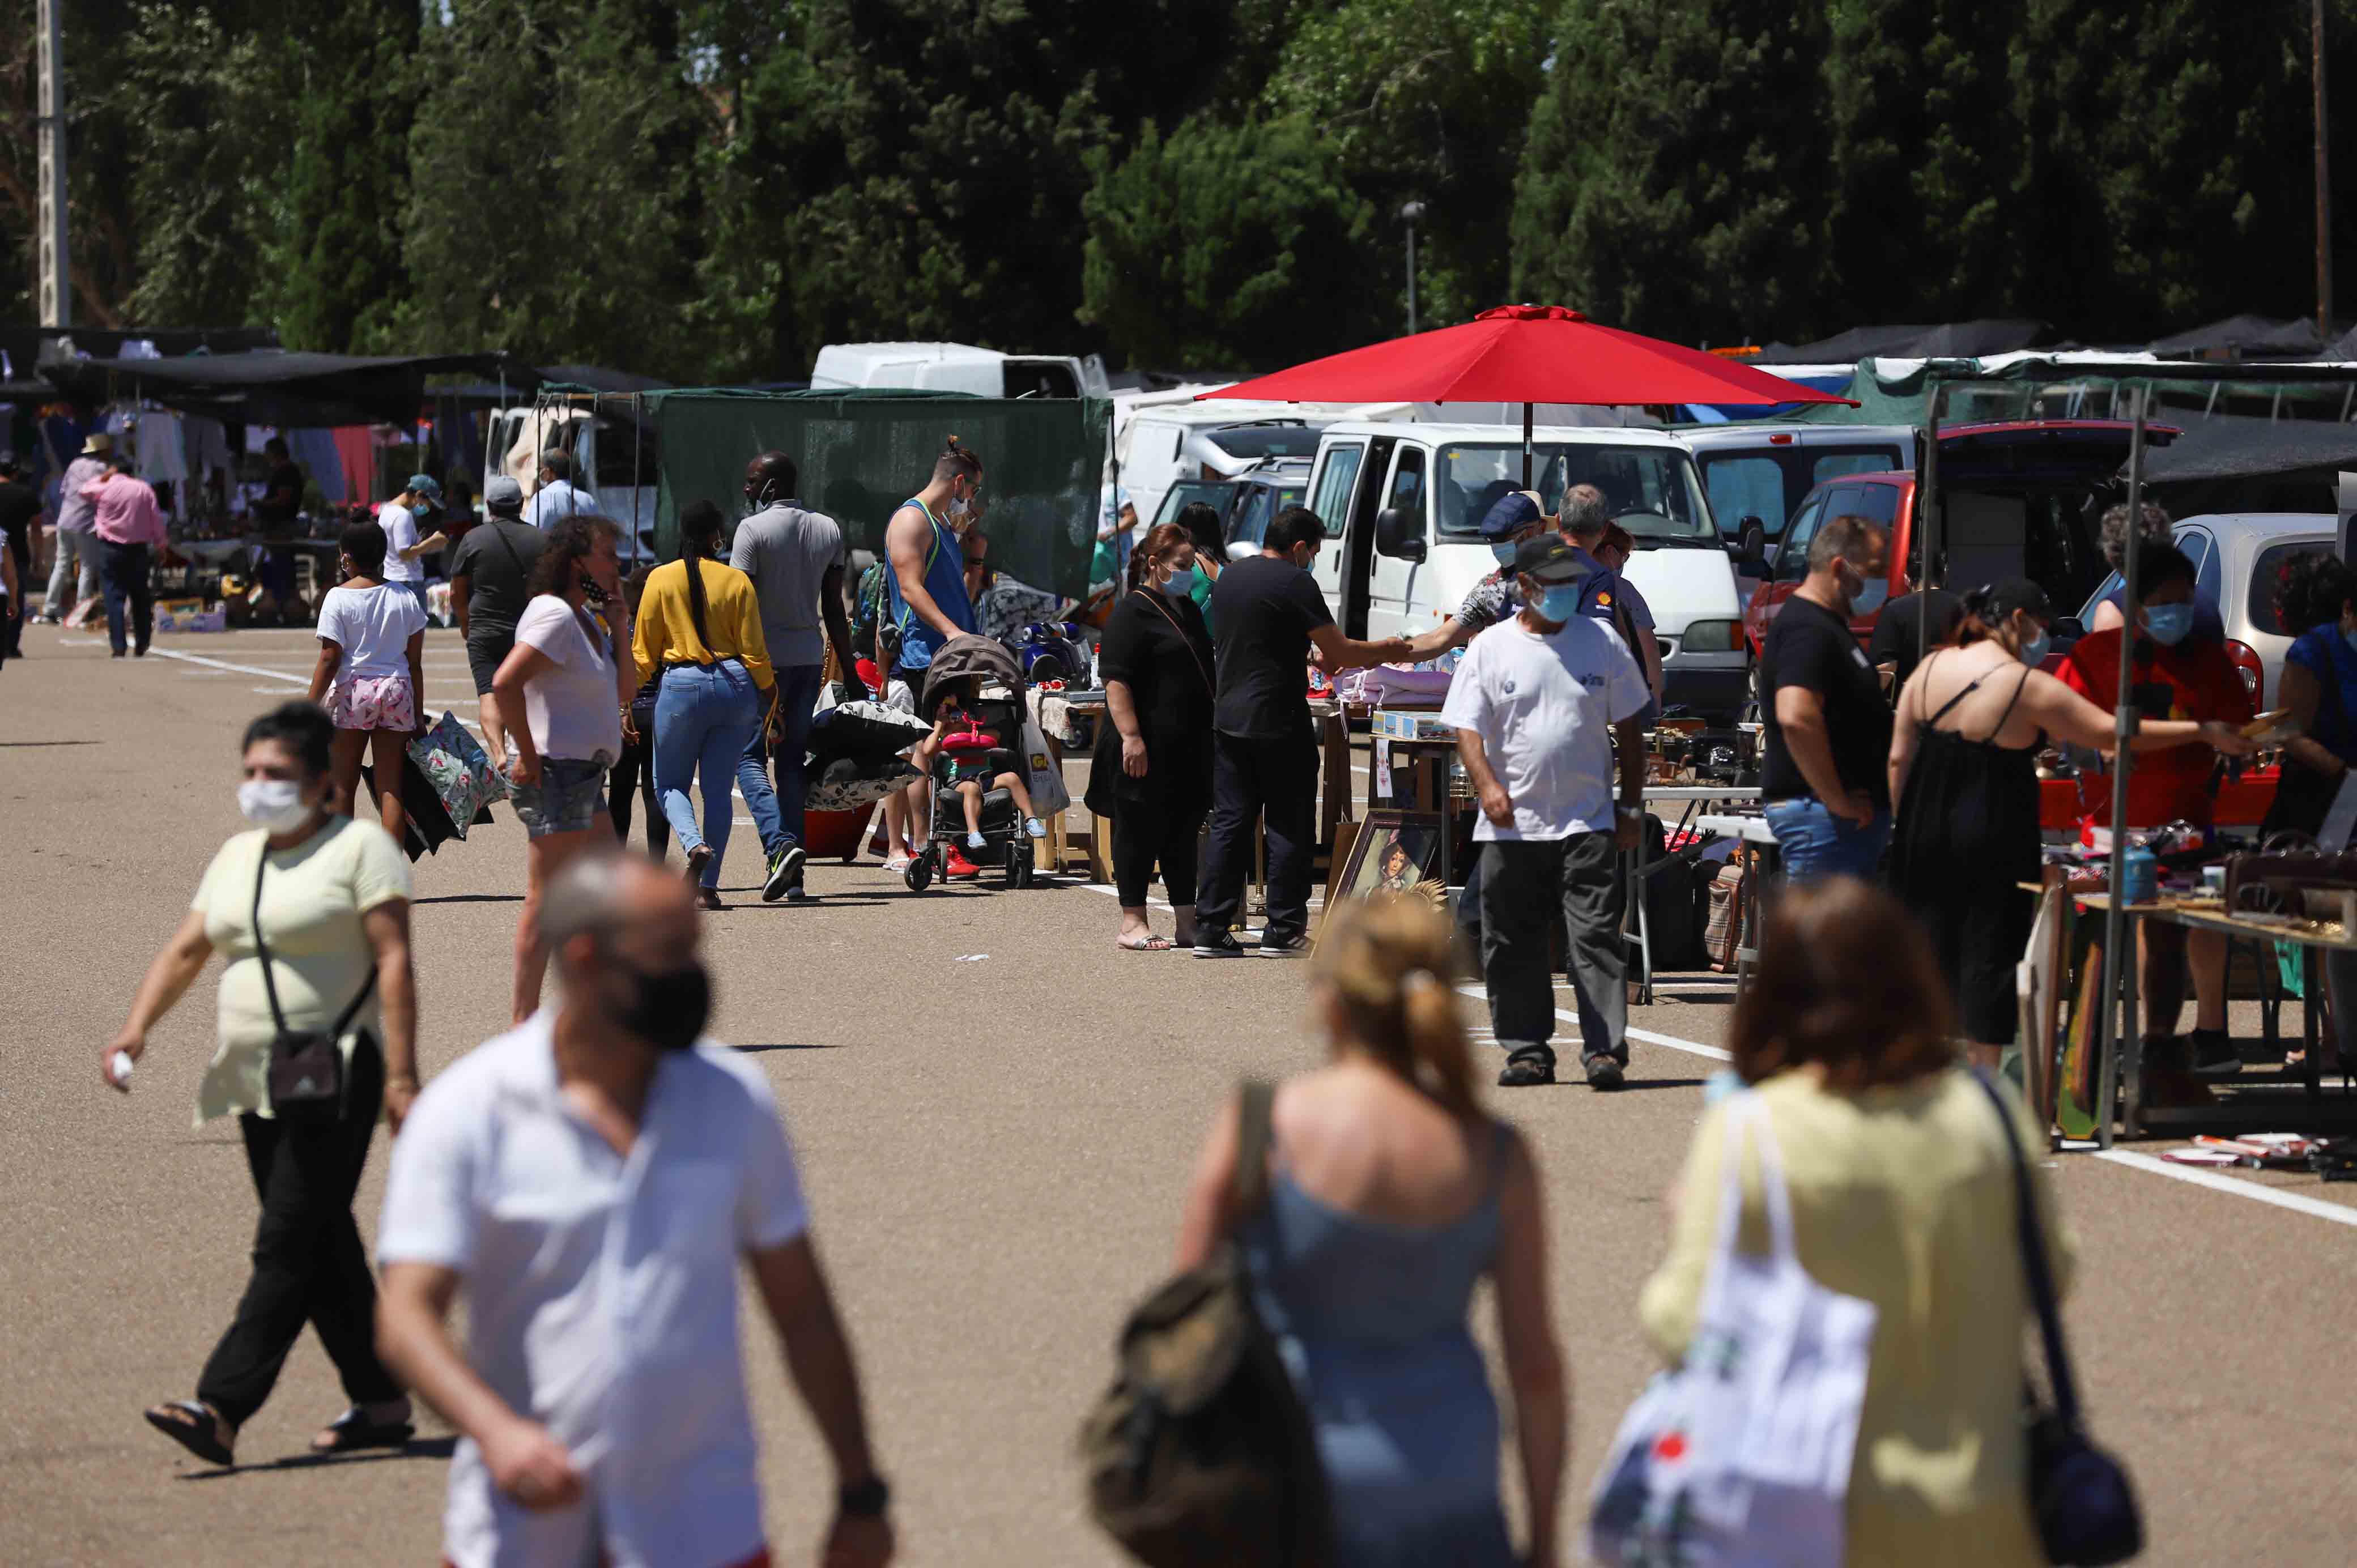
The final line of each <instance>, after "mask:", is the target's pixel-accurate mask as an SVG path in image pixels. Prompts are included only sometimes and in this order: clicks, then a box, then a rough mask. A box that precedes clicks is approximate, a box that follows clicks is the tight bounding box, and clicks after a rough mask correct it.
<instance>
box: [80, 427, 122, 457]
mask: <svg viewBox="0 0 2357 1568" xmlns="http://www.w3.org/2000/svg"><path fill="white" fill-rule="evenodd" d="M113 450H114V437H113V436H112V435H108V434H107V433H106V432H105V431H103V430H93V431H91V433H90V435H88V436H86V437H84V438H83V440H82V444H81V455H82V456H85V457H103V456H106V455H107V454H108V453H109V452H112V451H113Z"/></svg>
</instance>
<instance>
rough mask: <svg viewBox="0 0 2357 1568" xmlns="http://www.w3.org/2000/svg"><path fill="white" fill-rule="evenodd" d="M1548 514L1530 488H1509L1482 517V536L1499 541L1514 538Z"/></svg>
mask: <svg viewBox="0 0 2357 1568" xmlns="http://www.w3.org/2000/svg"><path fill="white" fill-rule="evenodd" d="M1545 516H1546V508H1544V507H1543V506H1541V505H1540V504H1539V498H1538V497H1537V496H1536V495H1535V494H1534V493H1533V492H1532V491H1529V490H1509V491H1507V492H1506V493H1505V494H1504V495H1502V496H1500V497H1499V498H1498V500H1497V504H1496V505H1494V506H1492V507H1491V509H1490V510H1489V511H1488V512H1486V513H1484V514H1483V516H1482V518H1481V537H1482V538H1484V539H1487V540H1489V541H1491V542H1493V543H1494V542H1501V541H1504V540H1508V539H1512V537H1513V536H1514V535H1516V534H1517V533H1520V532H1522V531H1523V530H1524V529H1526V528H1528V527H1530V526H1531V524H1533V523H1534V522H1537V521H1541V520H1543V519H1544V517H1545Z"/></svg>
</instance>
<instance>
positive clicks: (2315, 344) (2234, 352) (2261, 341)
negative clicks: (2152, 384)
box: [2145, 316, 2324, 358]
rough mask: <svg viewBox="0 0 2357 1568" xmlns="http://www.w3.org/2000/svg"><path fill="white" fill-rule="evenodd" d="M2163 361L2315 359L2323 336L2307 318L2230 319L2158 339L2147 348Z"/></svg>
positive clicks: (2245, 317) (2237, 317)
mask: <svg viewBox="0 0 2357 1568" xmlns="http://www.w3.org/2000/svg"><path fill="white" fill-rule="evenodd" d="M2145 347H2146V348H2147V349H2149V350H2150V351H2151V352H2153V353H2155V354H2158V355H2160V356H2162V357H2163V358H2183V357H2185V356H2188V355H2191V356H2194V357H2197V358H2198V357H2203V356H2210V355H2218V356H2225V357H2247V356H2249V355H2253V354H2289V355H2298V356H2302V357H2307V358H2313V357H2315V356H2316V355H2317V354H2319V353H2320V352H2321V351H2322V350H2323V349H2324V334H2323V333H2321V332H2319V331H2318V330H2317V328H2316V323H2315V322H2313V321H2311V320H2309V319H2308V318H2307V317H2293V318H2292V319H2290V320H2288V321H2286V320H2282V319H2279V318H2278V317H2273V316H2229V317H2226V319H2225V320H2223V321H2212V322H2211V323H2210V324H2209V325H2208V326H2206V327H2196V328H2191V329H2190V330H2189V331H2184V332H2178V333H2173V334H2171V335H2170V336H2169V337H2167V338H2154V339H2153V340H2152V341H2151V342H2149V343H2147V344H2146V345H2145Z"/></svg>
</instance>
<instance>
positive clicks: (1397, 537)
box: [1375, 506, 1424, 561]
mask: <svg viewBox="0 0 2357 1568" xmlns="http://www.w3.org/2000/svg"><path fill="white" fill-rule="evenodd" d="M1423 525H1424V518H1423V515H1422V513H1421V512H1420V511H1414V510H1409V509H1408V508H1406V507H1397V506H1387V507H1385V508H1383V510H1381V511H1379V512H1377V513H1375V548H1376V549H1377V550H1379V551H1381V552H1382V553H1383V554H1385V555H1388V556H1390V557H1392V558H1393V559H1394V560H1395V561H1421V560H1423V559H1424V526H1423Z"/></svg>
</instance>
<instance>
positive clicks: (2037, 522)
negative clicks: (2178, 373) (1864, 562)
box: [1743, 419, 2178, 668]
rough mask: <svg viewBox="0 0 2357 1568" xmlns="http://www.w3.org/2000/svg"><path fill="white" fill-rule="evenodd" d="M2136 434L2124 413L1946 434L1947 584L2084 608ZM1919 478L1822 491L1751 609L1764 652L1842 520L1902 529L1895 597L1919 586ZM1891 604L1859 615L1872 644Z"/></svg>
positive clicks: (1750, 621)
mask: <svg viewBox="0 0 2357 1568" xmlns="http://www.w3.org/2000/svg"><path fill="white" fill-rule="evenodd" d="M2132 429H2133V427H2132V426H2131V425H2129V424H2127V423H2126V421H2124V420H2095V419H2070V420H2061V419H2055V420H2036V421H2021V422H2018V423H2013V424H1963V425H1958V426H1956V427H1954V428H1953V429H1950V430H1943V431H1942V432H1941V433H1940V470H1939V483H1940V489H1941V492H1942V494H1943V496H1944V497H1945V498H1946V501H1947V523H1946V527H1945V528H1944V529H1943V530H1942V535H1943V537H1942V539H1941V541H1940V555H1941V562H1940V564H1941V567H1942V570H1940V571H1939V572H1938V573H1937V574H1936V580H1937V581H1939V582H1940V583H1941V584H1943V585H1945V586H1947V587H1949V588H1951V589H1953V590H1954V591H1956V592H1958V593H1962V592H1964V591H1965V590H1967V589H1970V588H1974V587H1977V586H1979V585H1981V584H1983V583H1986V582H1993V581H1995V580H1996V579H1997V578H2000V577H2029V578H2031V579H2033V580H2035V581H2037V582H2038V583H2040V584H2042V585H2044V586H2045V588H2046V591H2047V593H2048V594H2049V595H2050V596H2052V598H2053V601H2054V603H2055V604H2056V605H2058V606H2070V605H2077V604H2079V603H2081V602H2082V601H2083V600H2084V599H2085V598H2086V596H2088V594H2090V593H2091V592H2093V589H2094V587H2095V585H2097V584H2098V583H2100V582H2102V581H2103V580H2104V574H2105V573H2106V572H2107V571H2108V570H2109V568H2108V566H2107V565H2106V564H2105V563H2104V558H2103V554H2102V552H2101V551H2100V550H2099V549H2098V548H2097V546H2096V537H2095V533H2096V524H2097V522H2098V521H2100V519H2101V518H2102V516H2103V511H2104V508H2105V507H2107V506H2109V505H2110V504H2111V503H2112V502H2113V500H2115V499H2117V496H2116V494H2115V489H2114V488H2113V487H2112V485H2111V483H2110V481H2112V480H2113V479H2114V478H2116V477H2117V475H2118V474H2119V472H2120V470H2121V469H2122V468H2123V467H2126V463H2127V459H2128V444H2129V441H2130V438H2131V437H2130V432H2131V430H2132ZM2177 435H2178V432H2177V431H2176V430H2175V429H2174V428H2173V427H2171V426H2169V425H2159V424H2153V425H2147V426H2146V427H2145V439H2146V441H2147V443H2148V444H2150V445H2151V446H2167V445H2169V443H2170V442H2171V441H2174V440H2175V439H2176V438H2177ZM1915 481H1916V476H1915V475H1914V474H1912V473H1907V472H1898V473H1889V474H1846V475H1844V476H1842V477H1841V478H1834V479H1827V480H1826V481H1825V482H1824V483H1823V484H1821V485H1819V486H1817V488H1816V489H1813V490H1811V491H1810V492H1809V493H1808V495H1807V496H1806V497H1805V498H1804V499H1803V500H1802V502H1801V505H1800V507H1799V508H1798V510H1795V511H1794V512H1793V513H1792V521H1791V522H1789V523H1787V524H1786V525H1785V528H1784V537H1783V538H1782V539H1781V540H1780V541H1778V543H1777V550H1776V555H1775V559H1774V560H1773V561H1772V562H1770V563H1769V564H1767V567H1766V575H1767V581H1765V582H1763V583H1761V584H1760V586H1759V588H1758V590H1757V591H1756V592H1754V593H1753V594H1752V596H1751V602H1750V603H1749V605H1748V606H1746V607H1745V608H1744V612H1743V634H1744V639H1745V641H1746V643H1747V644H1749V648H1750V650H1751V656H1752V659H1753V660H1755V668H1756V667H1757V666H1756V661H1757V660H1758V659H1759V657H1760V647H1761V645H1762V644H1763V643H1764V642H1765V641H1766V640H1767V637H1768V623H1769V622H1770V620H1772V619H1774V618H1775V615H1776V612H1777V611H1778V610H1779V609H1781V607H1783V603H1784V601H1785V600H1786V599H1788V598H1790V597H1791V596H1792V591H1793V590H1794V589H1795V588H1798V587H1799V586H1800V585H1801V580H1802V579H1803V577H1805V576H1807V575H1808V572H1809V568H1808V557H1809V541H1810V540H1811V539H1812V538H1813V537H1815V535H1816V532H1817V529H1818V528H1819V526H1820V525H1822V524H1823V523H1824V521H1827V520H1828V519H1831V518H1836V517H1844V516H1848V515H1851V514H1856V515H1857V516H1861V517H1869V518H1872V519H1873V520H1874V521H1877V522H1878V523H1880V524H1882V525H1883V526H1884V527H1885V528H1887V529H1889V531H1890V573H1889V590H1890V591H1889V597H1890V598H1894V599H1895V598H1897V597H1899V596H1900V595H1901V594H1906V593H1910V592H1912V591H1913V589H1914V585H1915V583H1916V581H1917V580H1918V579H1919V578H1920V577H1921V575H1922V573H1921V564H1920V563H1919V562H1918V561H1917V559H1916V557H1917V555H1918V553H1920V546H1919V543H1918V541H1917V538H1916V526H1915V521H1916V520H1915V492H1916V483H1915ZM1880 613H1881V612H1880V607H1879V606H1878V607H1876V608H1874V609H1871V610H1867V611H1864V612H1862V613H1860V614H1859V615H1857V616H1856V617H1855V618H1852V619H1851V621H1850V629H1851V630H1852V631H1854V632H1856V633H1857V638H1858V640H1859V641H1860V642H1864V641H1866V640H1867V639H1870V638H1871V637H1872V636H1873V635H1874V623H1875V621H1876V619H1877V618H1878V616H1879V615H1880Z"/></svg>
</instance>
